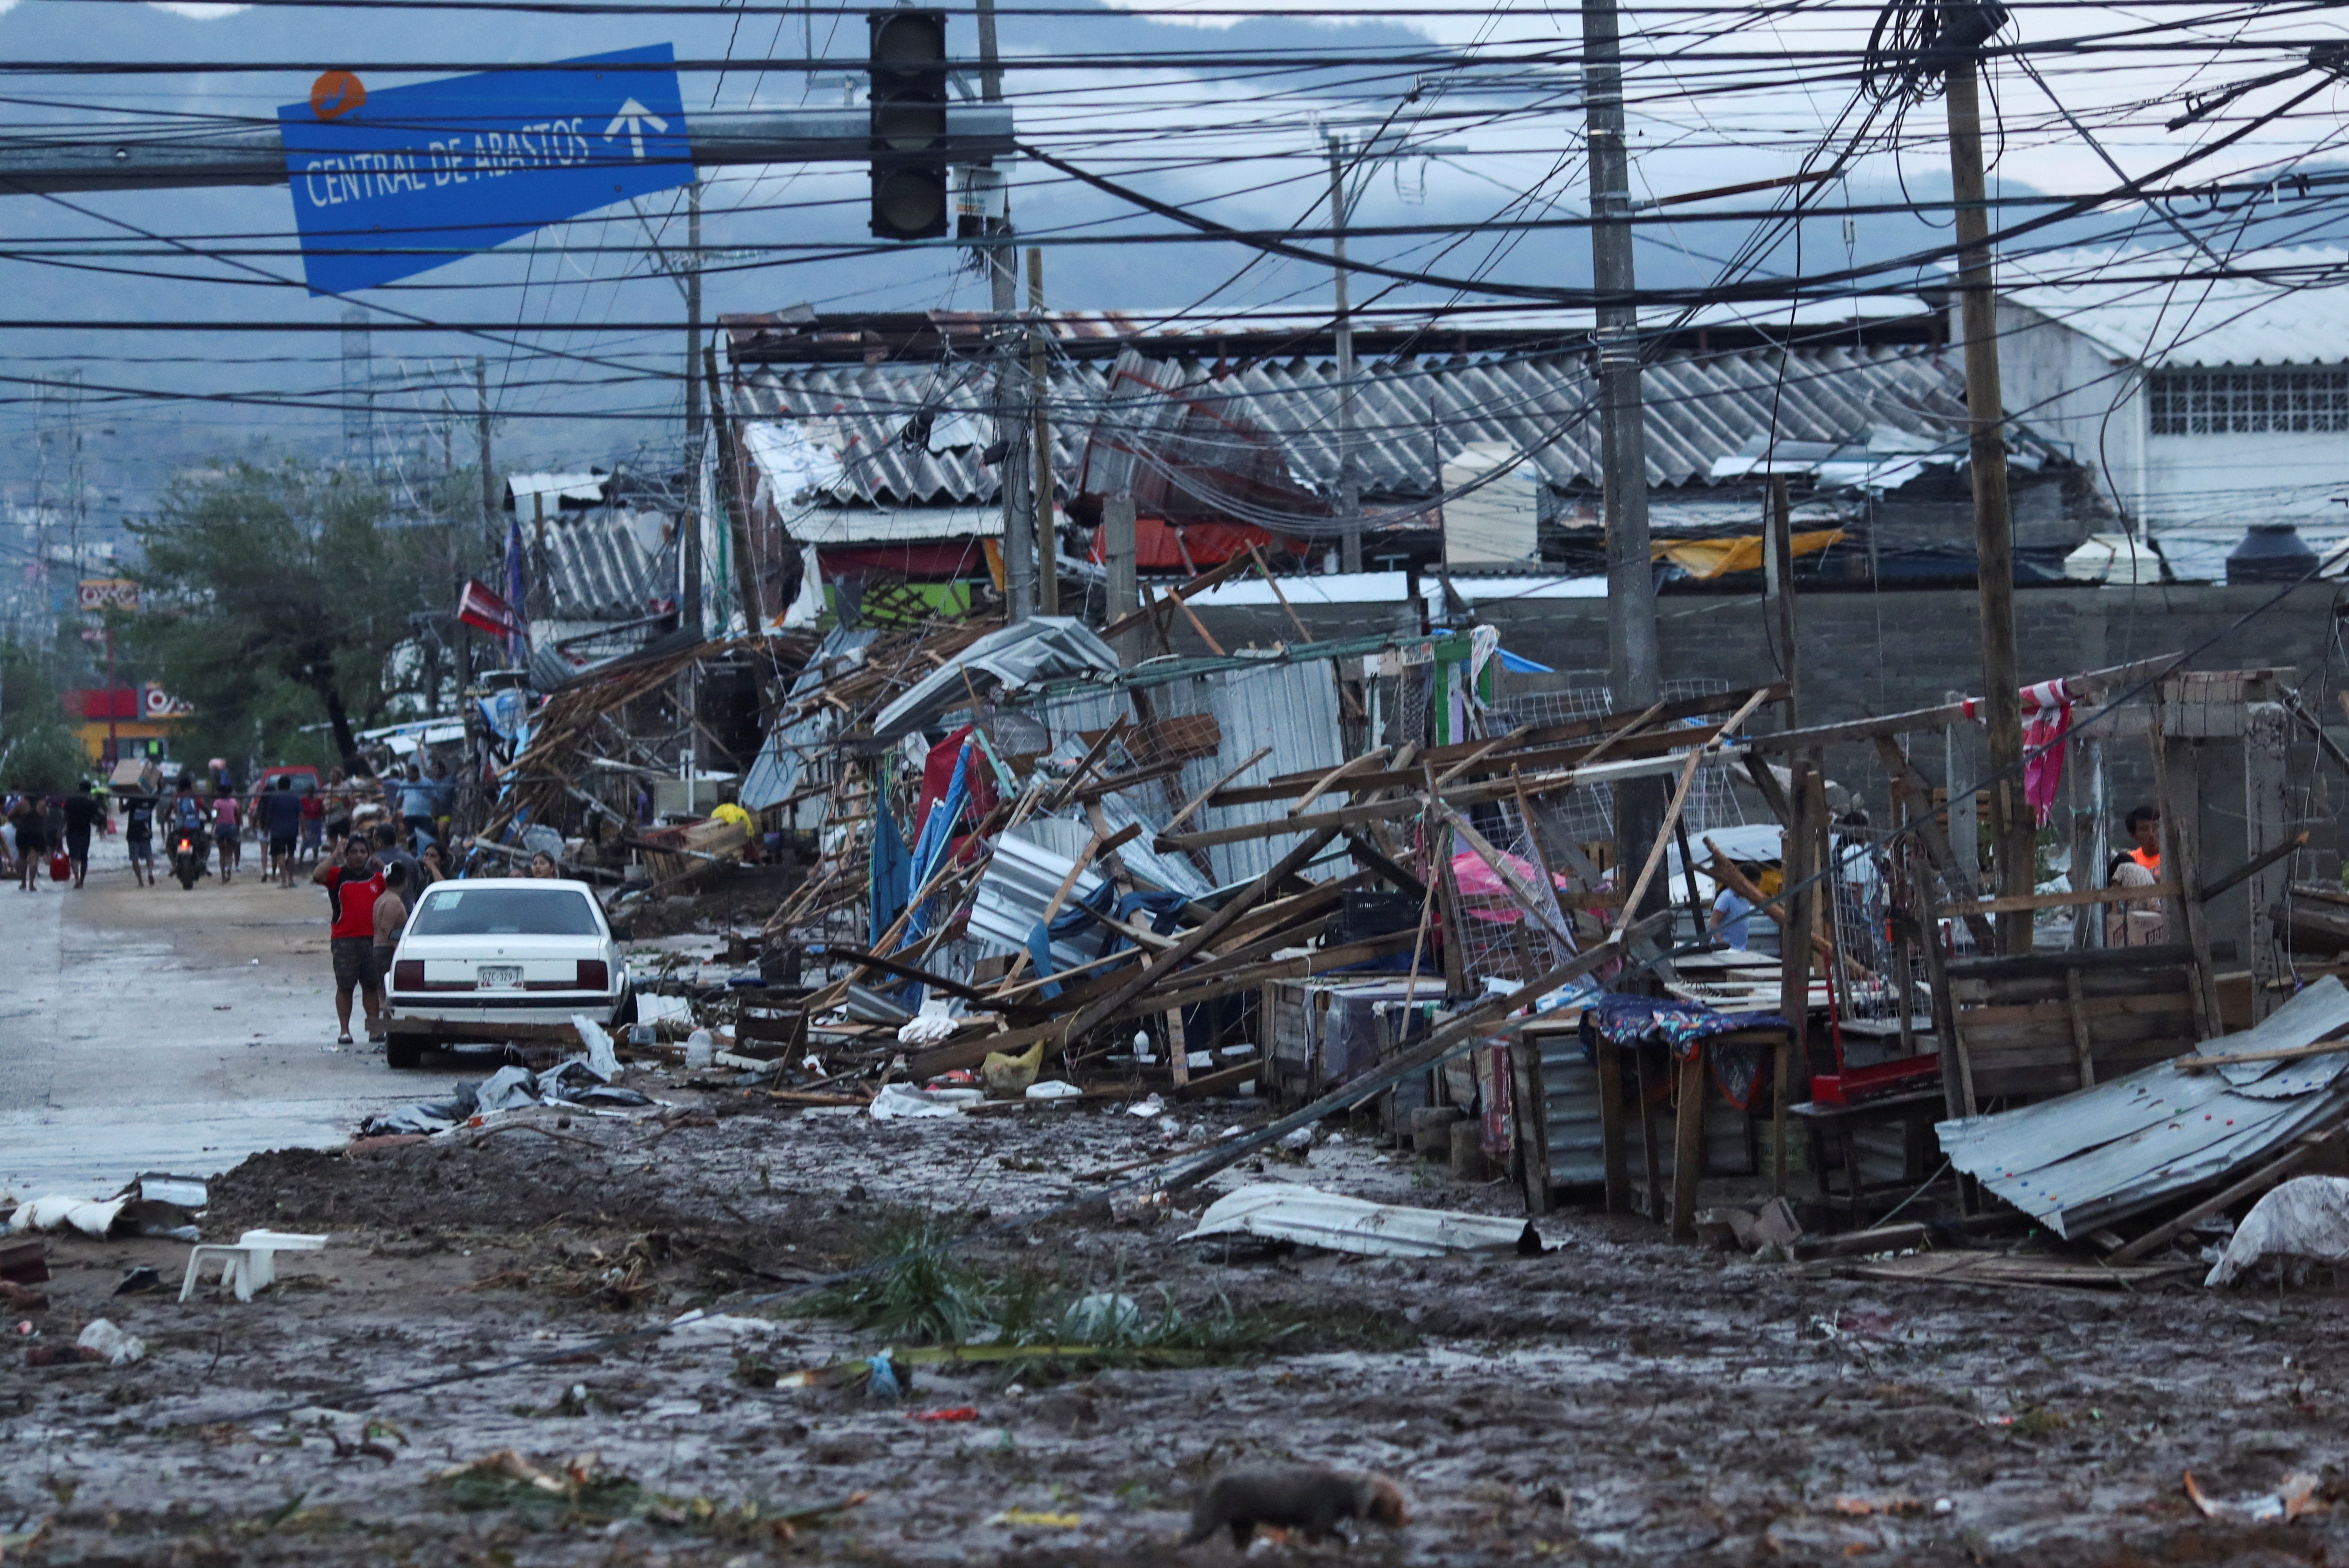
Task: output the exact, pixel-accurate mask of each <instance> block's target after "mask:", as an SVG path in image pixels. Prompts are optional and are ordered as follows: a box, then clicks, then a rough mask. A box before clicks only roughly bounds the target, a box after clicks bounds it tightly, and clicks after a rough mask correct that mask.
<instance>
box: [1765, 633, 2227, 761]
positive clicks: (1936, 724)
mask: <svg viewBox="0 0 2349 1568" xmlns="http://www.w3.org/2000/svg"><path fill="white" fill-rule="evenodd" d="M2185 660H2186V655H2184V654H2163V655H2159V656H2158V657H2157V658H2150V659H2138V660H2137V661H2136V662H2134V663H2132V664H2126V665H2112V666H2111V667H2109V668H2106V669H2101V670H2089V671H2087V672H2085V673H2084V674H2081V675H2076V676H2064V685H2066V686H2070V687H2071V688H2072V695H2073V696H2074V698H2075V700H2078V699H2082V698H2086V699H2091V700H2093V699H2095V698H2097V697H2101V696H2104V695H2105V694H2106V693H2107V692H2109V691H2111V690H2113V689H2114V688H2115V687H2116V686H2134V685H2136V684H2137V682H2139V681H2142V680H2146V679H2148V678H2150V677H2152V676H2158V675H2161V674H2164V673H2166V672H2167V671H2168V670H2171V669H2173V668H2175V667H2176V666H2177V665H2180V664H2183V663H2184V662H2185ZM1981 706H1982V699H1981V698H1979V697H1966V698H1963V699H1962V700H1961V701H1958V702H1945V703H1942V704H1940V706H1939V707H1914V708H1910V709H1909V710H1908V711H1907V712H1905V713H1888V714H1886V715H1884V716H1883V717H1880V718H1855V719H1851V720H1848V721H1847V722H1845V723H1842V724H1815V725H1811V726H1809V727H1806V728H1803V729H1782V730H1780V731H1778V732H1777V733H1776V734H1775V735H1757V736H1755V737H1754V739H1753V741H1752V745H1753V746H1754V748H1755V749H1756V750H1760V751H1799V750H1803V749H1805V748H1809V747H1814V746H1832V745H1834V744H1836V743H1837V742H1838V741H1845V740H1877V739H1889V738H1892V737H1894V736H1896V735H1909V734H1913V733H1914V732H1916V731H1918V730H1920V729H1947V728H1948V727H1950V726H1951V725H1953V724H1957V723H1961V722H1963V721H1966V720H1969V719H1971V717H1972V716H1973V714H1974V713H1975V712H1976V711H1977V710H1978V709H1979V708H1980V707H1981Z"/></svg>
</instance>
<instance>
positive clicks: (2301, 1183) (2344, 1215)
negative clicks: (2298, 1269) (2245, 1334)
mask: <svg viewBox="0 0 2349 1568" xmlns="http://www.w3.org/2000/svg"><path fill="white" fill-rule="evenodd" d="M2265 1257H2292V1258H2313V1259H2317V1260H2319V1261H2322V1262H2325V1263H2339V1262H2341V1261H2343V1260H2344V1259H2349V1178H2344V1177H2340V1176H2295V1177H2293V1178H2292V1180H2291V1181H2286V1182H2284V1183H2283V1184H2282V1186H2280V1187H2277V1188H2276V1189H2274V1190H2273V1191H2271V1192H2269V1193H2268V1194H2267V1195H2266V1196H2265V1197H2262V1198H2261V1200H2260V1201H2259V1202H2256V1203H2254V1204H2252V1205H2251V1212H2250V1213H2248V1214H2246V1215H2244V1216H2243V1222H2242V1223H2241V1224H2240V1225H2239V1226H2237V1227H2236V1229H2235V1233H2234V1236H2233V1238H2232V1239H2231V1240H2230V1241H2229V1242H2228V1243H2227V1250H2226V1251H2225V1252H2223V1253H2220V1254H2219V1261H2218V1262H2217V1263H2215V1264H2212V1265H2211V1266H2210V1272H2209V1274H2208V1275H2207V1276H2205V1277H2204V1279H2203V1281H2202V1283H2203V1284H2206V1285H2220V1284H2232V1283H2233V1282H2234V1281H2235V1280H2236V1279H2237V1278H2238V1277H2240V1275H2241V1274H2242V1273H2243V1271H2244V1270H2246V1269H2248V1268H2250V1267H2251V1266H2252V1265H2253V1264H2257V1263H2258V1262H2259V1261H2260V1260H2261V1258H2265Z"/></svg>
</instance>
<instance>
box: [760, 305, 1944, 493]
mask: <svg viewBox="0 0 2349 1568" xmlns="http://www.w3.org/2000/svg"><path fill="white" fill-rule="evenodd" d="M1134 365H1141V366H1146V367H1147V370H1148V376H1149V380H1150V382H1151V383H1152V384H1154V385H1155V386H1156V387H1166V388H1171V389H1173V390H1174V397H1171V398H1170V397H1165V396H1163V395H1160V394H1157V393H1151V394H1149V395H1148V396H1147V397H1133V392H1134V387H1133V383H1132V381H1131V380H1130V379H1126V380H1121V381H1120V382H1119V383H1118V384H1117V385H1118V387H1119V389H1120V391H1121V392H1122V393H1124V394H1126V395H1127V396H1126V397H1123V398H1114V399H1113V398H1112V376H1113V375H1114V374H1115V372H1116V371H1117V369H1118V367H1119V366H1129V367H1130V366H1134ZM1047 380H1048V382H1049V398H1048V412H1049V414H1050V426H1051V439H1052V457H1053V469H1054V473H1055V475H1056V476H1057V480H1058V483H1059V485H1060V487H1061V492H1062V493H1063V494H1073V493H1076V492H1077V490H1078V489H1079V488H1080V484H1081V476H1082V474H1083V470H1084V466H1085V458H1086V452H1087V448H1088V446H1089V445H1091V446H1092V448H1093V450H1094V453H1095V458H1094V460H1095V462H1096V464H1099V463H1100V462H1101V461H1102V453H1103V452H1105V451H1106V450H1110V449H1116V448H1119V447H1122V446H1123V447H1130V446H1132V445H1133V444H1134V443H1135V442H1136V440H1137V438H1142V439H1144V440H1145V441H1146V435H1147V431H1148V430H1149V428H1153V427H1154V426H1156V425H1158V424H1161V423H1164V421H1165V418H1166V416H1167V415H1168V413H1169V411H1170V407H1171V408H1173V409H1175V410H1187V411H1190V412H1191V414H1192V415H1193V416H1194V417H1192V418H1189V420H1188V422H1187V424H1186V426H1185V432H1184V442H1185V458H1186V459H1187V460H1190V461H1196V460H1198V459H1199V458H1200V457H1201V455H1202V451H1201V449H1202V448H1204V447H1206V446H1207V445H1208V444H1209V443H1210V442H1211V440H1212V437H1210V436H1208V435H1203V434H1202V426H1203V424H1205V425H1206V426H1208V427H1210V428H1211V427H1212V426H1213V424H1214V422H1215V420H1216V418H1218V417H1222V418H1227V419H1228V420H1230V421H1233V422H1244V423H1245V425H1246V426H1247V427H1249V428H1253V429H1255V430H1260V431H1261V432H1263V434H1264V437H1265V438H1267V439H1268V441H1269V443H1270V450H1271V452H1272V453H1273V455H1275V456H1276V457H1277V459H1278V461H1279V462H1280V463H1281V464H1282V465H1283V466H1284V467H1285V472H1286V476H1287V478H1288V479H1289V480H1294V481H1296V482H1297V483H1298V484H1300V485H1302V486H1304V487H1306V488H1307V489H1308V490H1311V491H1314V492H1316V493H1320V494H1327V493H1329V492H1330V490H1333V489H1334V487H1335V484H1336V480H1337V475H1338V447H1337V441H1336V434H1337V409H1338V388H1337V385H1336V373H1335V366H1334V365H1333V364H1332V363H1331V362H1330V361H1329V360H1327V359H1312V358H1298V359H1290V360H1283V361H1278V362H1257V363H1254V364H1250V365H1246V366H1241V367H1239V368H1237V369H1233V368H1229V367H1227V366H1218V364H1216V362H1214V361H1211V360H1205V359H1173V360H1147V361H1145V360H1142V359H1140V358H1139V356H1127V357H1126V358H1125V359H1123V360H1121V361H1119V362H1118V363H1117V364H1116V365H1112V364H1110V363H1104V362H1103V361H1102V360H1100V359H1079V360H1073V361H1071V360H1061V361H1057V362H1055V364H1054V365H1053V366H1052V367H1051V369H1050V371H1049V373H1048V376H1047ZM1645 385H1646V391H1647V429H1648V477H1649V480H1650V482H1651V484H1655V485H1659V486H1679V485H1704V484H1708V483H1710V482H1711V480H1712V474H1713V465H1714V464H1715V463H1717V462H1719V461H1720V460H1721V459H1723V458H1727V457H1730V456H1732V455H1733V454H1735V453H1736V452H1738V451H1739V450H1740V449H1742V448H1744V447H1745V446H1746V445H1747V443H1749V442H1750V441H1752V440H1753V439H1754V438H1756V437H1759V436H1761V435H1763V434H1764V432H1766V431H1768V430H1770V429H1771V428H1773V427H1774V424H1775V429H1776V430H1777V432H1778V434H1779V435H1780V437H1781V438H1786V439H1792V440H1806V441H1821V442H1835V443H1845V442H1851V441H1863V442H1864V441H1865V440H1866V439H1867V432H1868V429H1869V428H1870V427H1871V426H1881V427H1887V428H1890V429H1893V430H1898V431H1901V432H1904V433H1906V434H1908V435H1909V436H1912V437H1915V438H1920V439H1921V440H1923V441H1925V442H1927V443H1929V444H1935V445H1938V444H1940V443H1943V442H1947V441H1952V440H1957V439H1961V438H1962V437H1963V435H1964V431H1965V401H1964V376H1963V373H1962V370H1961V366H1959V365H1958V363H1957V361H1956V360H1955V358H1954V357H1946V358H1945V357H1943V356H1940V355H1937V354H1934V353H1932V352H1930V351H1928V350H1926V349H1923V348H1920V347H1897V346H1866V347H1854V346H1834V347H1806V348H1799V349H1795V350H1792V351H1785V350H1778V349H1747V350H1743V351H1739V352H1736V353H1728V354H1699V353H1695V352H1688V351H1681V350H1674V351H1672V352H1670V353H1667V354H1665V355H1663V356H1661V357H1659V358H1657V359H1655V360H1653V361H1651V363H1650V365H1649V366H1648V367H1647V373H1646V376H1645ZM1593 395H1594V387H1593V383H1592V379H1591V376H1590V361H1589V357H1588V355H1587V354H1586V353H1582V352H1570V353H1569V352H1561V353H1547V354H1537V355H1527V356H1503V355H1494V356H1482V357H1476V358H1470V359H1457V358H1453V359H1419V358H1406V359H1401V360H1394V361H1389V362H1385V363H1381V364H1377V365H1371V366H1365V367H1364V368H1363V369H1362V371H1361V373H1360V374H1359V375H1358V377H1357V378H1356V381H1355V385H1354V407H1355V414H1354V427H1353V428H1354V431H1355V439H1354V442H1353V452H1354V458H1355V463H1356V467H1357V470H1358V472H1359V474H1360V476H1361V483H1362V487H1363V490H1364V491H1365V493H1366V494H1371V495H1390V496H1424V495H1430V494H1433V493H1434V492H1435V491H1436V490H1437V489H1438V488H1439V484H1440V476H1441V469H1442V465H1443V464H1444V462H1445V461H1447V460H1451V459H1456V458H1458V457H1459V455H1460V454H1461V452H1462V451H1463V450H1464V449H1465V448H1466V447H1467V446H1468V445H1469V444H1470V443H1472V442H1499V443H1505V444H1507V445H1509V446H1512V447H1514V448H1516V449H1521V450H1525V449H1532V450H1533V451H1534V456H1533V457H1532V459H1531V461H1532V463H1533V465H1534V466H1535V468H1536V469H1538V471H1539V472H1540V474H1541V476H1542V478H1543V479H1544V480H1546V481H1547V483H1549V484H1550V485H1552V486H1554V487H1557V488H1560V489H1565V490H1595V489H1596V488H1598V485H1599V480H1600V477H1601V476H1600V471H1599V459H1598V444H1599V430H1598V422H1597V419H1596V417H1595V414H1594V413H1593V408H1594V404H1593ZM733 396H734V399H735V409H736V412H737V413H738V414H740V415H741V416H743V417H745V418H750V419H754V420H762V421H763V420H773V421H790V422H792V423H794V424H796V425H798V426H799V427H800V428H802V429H803V430H804V431H805V432H806V433H807V434H808V436H809V437H810V438H811V439H812V441H813V442H814V443H815V444H816V445H817V446H818V447H819V448H820V449H822V450H823V451H824V452H827V453H829V454H830V455H831V456H832V457H833V458H834V459H836V460H837V462H838V464H839V467H838V470H837V477H830V476H829V475H827V478H828V480H829V482H828V483H826V484H825V485H823V487H822V493H821V494H819V495H816V496H814V497H813V498H812V499H813V500H815V501H816V502H817V504H818V505H819V506H822V505H839V504H842V503H861V504H864V505H868V506H871V505H879V506H951V505H963V506H968V505H973V504H978V503H984V502H987V501H990V500H995V498H996V496H997V489H998V484H999V470H998V469H997V468H995V467H993V466H991V465H988V463H987V462H985V460H984V456H983V454H984V449H983V448H982V447H981V446H980V445H978V441H977V436H978V433H979V432H983V431H986V430H988V428H990V426H991V402H990V400H991V397H992V394H991V392H990V390H989V383H988V377H987V376H986V374H985V371H984V369H983V367H981V366H977V365H974V364H970V363H967V362H959V361H951V362H945V363H937V364H905V363H885V364H875V365H813V366H791V365H757V366H750V367H748V368H747V369H745V370H744V371H743V372H741V373H740V377H739V379H738V381H737V383H736V386H735V389H734V393H733ZM957 414H961V415H968V416H972V418H970V419H968V420H967V421H965V422H963V423H962V424H960V425H954V421H953V418H952V417H953V416H954V415H957ZM924 416H926V419H927V433H926V432H925V431H924V429H923V428H922V423H923V421H922V418H918V417H924ZM950 425H954V428H959V429H966V430H968V431H969V432H970V433H971V435H972V439H971V441H970V444H968V445H958V446H952V447H947V448H946V449H943V450H935V451H934V450H932V449H931V446H932V444H933V439H934V437H935V432H936V431H937V430H938V429H939V428H942V427H947V426H950ZM909 427H912V428H910V429H909ZM909 437H911V438H909ZM1225 446H1226V449H1227V450H1228V452H1229V454H1230V456H1231V458H1232V459H1233V460H1234V461H1235V462H1239V461H1242V460H1246V461H1248V462H1250V463H1254V462H1257V461H1258V460H1260V459H1262V458H1263V457H1264V456H1265V454H1266V451H1267V448H1266V446H1265V443H1264V441H1260V440H1257V439H1254V438H1249V437H1247V435H1245V434H1240V435H1234V436H1232V437H1231V438H1229V439H1227V440H1226V442H1225ZM1023 450H1024V449H1023ZM782 482H783V481H782V480H781V478H780V477H779V480H778V485H777V488H778V490H781V487H782ZM800 490H801V492H802V494H803V493H804V490H805V486H804V484H802V486H801V487H800ZM776 499H777V500H778V501H779V502H781V503H785V505H786V511H789V510H791V508H790V505H789V503H791V502H792V501H793V500H794V499H795V498H794V496H793V495H787V494H779V495H778V497H777V498H776Z"/></svg>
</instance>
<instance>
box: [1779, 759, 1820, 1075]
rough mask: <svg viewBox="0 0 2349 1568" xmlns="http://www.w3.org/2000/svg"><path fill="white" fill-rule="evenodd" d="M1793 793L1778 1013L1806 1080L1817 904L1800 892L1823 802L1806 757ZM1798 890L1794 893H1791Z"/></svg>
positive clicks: (1811, 893) (1811, 892)
mask: <svg viewBox="0 0 2349 1568" xmlns="http://www.w3.org/2000/svg"><path fill="white" fill-rule="evenodd" d="M1794 773H1795V789H1794V795H1793V799H1792V800H1791V802H1790V804H1791V805H1792V806H1793V808H1794V812H1795V824H1794V826H1793V827H1791V828H1789V829H1787V830H1786V831H1785V840H1784V841H1785V846H1786V847H1785V851H1784V853H1783V854H1782V855H1781V856H1780V859H1779V865H1780V867H1781V873H1780V874H1781V875H1782V876H1783V877H1784V878H1785V889H1786V893H1785V898H1784V899H1783V900H1782V901H1781V902H1783V903H1785V906H1786V925H1785V930H1783V931H1782V932H1780V933H1779V936H1778V945H1779V949H1780V958H1779V964H1778V1010H1779V1012H1780V1013H1782V1014H1783V1015H1785V1019H1786V1024H1787V1026H1788V1028H1789V1029H1790V1031H1791V1032H1792V1035H1793V1045H1794V1050H1793V1052H1792V1056H1793V1057H1794V1063H1793V1070H1794V1071H1795V1072H1797V1073H1800V1074H1802V1075H1803V1076H1804V1077H1805V1078H1806V1079H1807V1078H1808V1077H1809V1074H1810V1045H1809V1033H1810V1026H1809V1019H1810V1007H1811V934H1812V933H1813V932H1814V931H1816V929H1817V927H1818V907H1819V901H1818V896H1817V890H1816V888H1811V887H1806V886H1804V885H1803V884H1805V883H1806V882H1809V881H1810V879H1811V877H1812V876H1813V874H1814V873H1816V872H1817V870H1818V866H1817V863H1816V861H1815V859H1814V858H1813V851H1815V850H1816V848H1817V845H1818V826H1817V824H1818V822H1819V820H1820V819H1821V817H1822V816H1823V815H1824V814H1825V810H1826V799H1825V792H1824V791H1823V790H1822V789H1821V788H1820V785H1819V770H1818V764H1817V763H1816V761H1814V760H1813V759H1811V758H1808V757H1801V758H1795V768H1794ZM1796 889H1800V890H1801V891H1799V892H1796V891H1795V890H1796Z"/></svg>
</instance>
